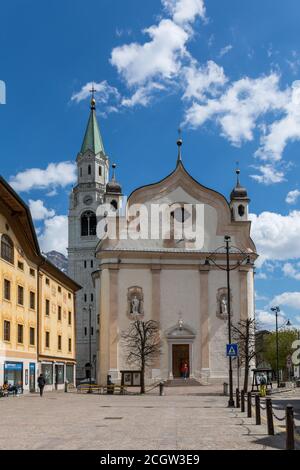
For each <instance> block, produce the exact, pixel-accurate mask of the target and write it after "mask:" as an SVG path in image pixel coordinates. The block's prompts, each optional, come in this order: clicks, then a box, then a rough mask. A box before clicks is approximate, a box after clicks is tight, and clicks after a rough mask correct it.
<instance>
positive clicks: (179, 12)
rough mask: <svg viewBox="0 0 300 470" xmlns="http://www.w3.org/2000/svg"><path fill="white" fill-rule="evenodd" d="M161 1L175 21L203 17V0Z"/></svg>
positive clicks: (187, 20) (192, 20)
mask: <svg viewBox="0 0 300 470" xmlns="http://www.w3.org/2000/svg"><path fill="white" fill-rule="evenodd" d="M162 3H163V5H164V7H165V8H166V9H167V11H168V12H169V13H170V14H171V15H172V17H173V21H174V22H175V23H178V24H185V23H190V22H194V21H195V19H196V17H197V16H199V17H201V18H202V19H205V5H204V0H162Z"/></svg>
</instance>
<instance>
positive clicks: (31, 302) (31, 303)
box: [29, 291, 35, 310]
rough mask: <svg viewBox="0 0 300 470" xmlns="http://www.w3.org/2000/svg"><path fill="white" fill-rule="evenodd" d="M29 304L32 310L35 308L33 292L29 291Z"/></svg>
mask: <svg viewBox="0 0 300 470" xmlns="http://www.w3.org/2000/svg"><path fill="white" fill-rule="evenodd" d="M29 304H30V308H31V309H32V310H34V309H35V293H34V292H32V291H30V294H29Z"/></svg>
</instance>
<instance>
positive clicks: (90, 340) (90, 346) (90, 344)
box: [83, 305, 93, 393]
mask: <svg viewBox="0 0 300 470" xmlns="http://www.w3.org/2000/svg"><path fill="white" fill-rule="evenodd" d="M83 310H85V311H87V308H86V307H83ZM88 310H89V364H90V376H89V383H90V388H89V393H91V391H92V371H93V367H92V306H91V305H89V308H88Z"/></svg>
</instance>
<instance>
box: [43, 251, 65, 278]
mask: <svg viewBox="0 0 300 470" xmlns="http://www.w3.org/2000/svg"><path fill="white" fill-rule="evenodd" d="M43 255H44V256H45V257H46V258H47V259H48V260H49V261H50V262H51V263H52V264H54V265H55V266H56V267H57V268H58V269H60V270H61V271H62V272H63V273H65V274H67V272H68V258H67V257H66V256H65V255H63V254H62V253H59V252H58V251H55V250H52V251H48V253H43Z"/></svg>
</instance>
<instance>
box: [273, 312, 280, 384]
mask: <svg viewBox="0 0 300 470" xmlns="http://www.w3.org/2000/svg"><path fill="white" fill-rule="evenodd" d="M271 311H272V312H275V319H276V323H275V324H276V377H277V388H279V387H280V380H279V337H278V313H279V312H280V308H279V307H278V306H276V307H271Z"/></svg>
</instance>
